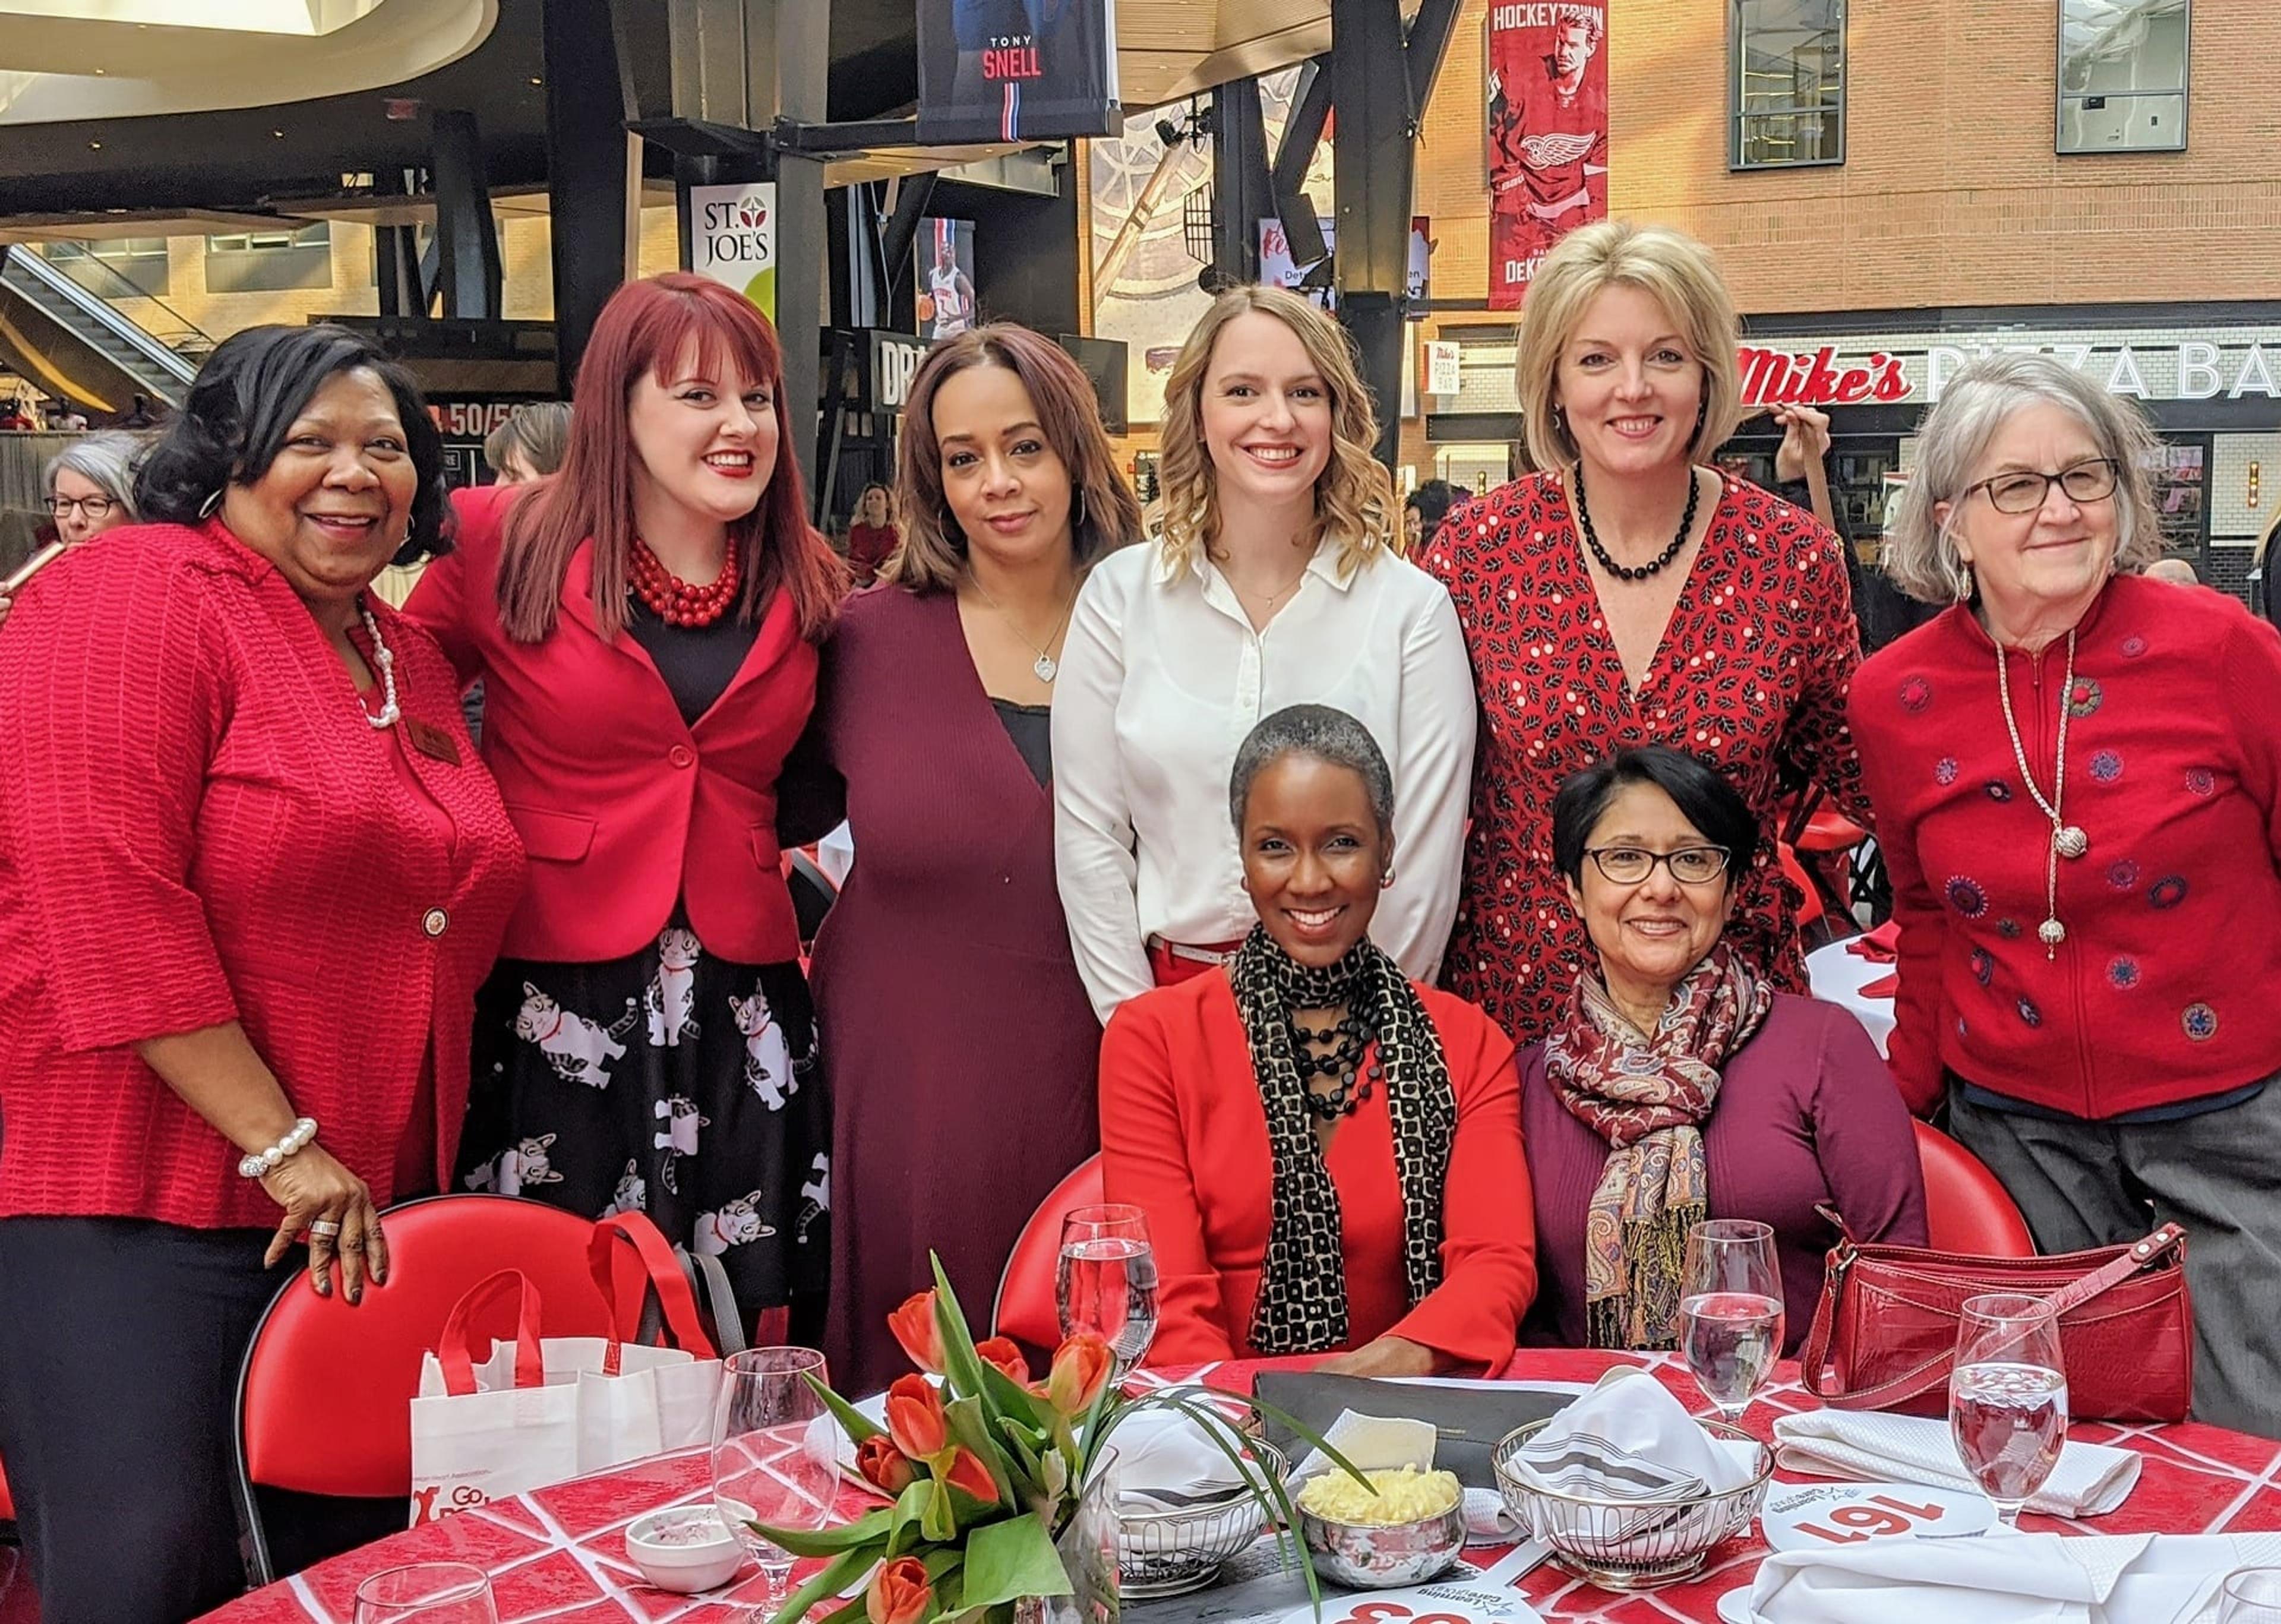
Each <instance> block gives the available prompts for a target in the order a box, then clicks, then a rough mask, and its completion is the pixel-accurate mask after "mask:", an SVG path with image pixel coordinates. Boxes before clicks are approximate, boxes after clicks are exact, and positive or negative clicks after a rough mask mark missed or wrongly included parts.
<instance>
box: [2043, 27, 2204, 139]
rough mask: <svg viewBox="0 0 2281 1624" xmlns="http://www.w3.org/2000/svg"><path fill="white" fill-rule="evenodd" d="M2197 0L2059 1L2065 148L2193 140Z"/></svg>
mask: <svg viewBox="0 0 2281 1624" xmlns="http://www.w3.org/2000/svg"><path fill="white" fill-rule="evenodd" d="M2190 4H2191V0H2060V97H2059V119H2060V130H2059V150H2060V151H2062V152H2176V151H2183V150H2184V147H2185V144H2186V64H2187V49H2186V48H2187V43H2188V35H2189V34H2190V32H2191V30H2190V28H2189V27H2188V20H2189V18H2188V13H2189V10H2190Z"/></svg>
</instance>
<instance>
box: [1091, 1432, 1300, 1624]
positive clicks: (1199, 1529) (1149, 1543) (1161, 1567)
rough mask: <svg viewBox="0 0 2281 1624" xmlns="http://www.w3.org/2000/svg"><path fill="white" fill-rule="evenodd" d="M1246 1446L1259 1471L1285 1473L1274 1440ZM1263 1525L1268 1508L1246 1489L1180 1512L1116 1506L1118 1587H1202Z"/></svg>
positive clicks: (1160, 1590) (1156, 1590)
mask: <svg viewBox="0 0 2281 1624" xmlns="http://www.w3.org/2000/svg"><path fill="white" fill-rule="evenodd" d="M1249 1454H1250V1455H1251V1458H1252V1461H1253V1464H1254V1465H1256V1467H1257V1468H1258V1469H1259V1471H1261V1472H1262V1473H1266V1474H1268V1475H1269V1476H1271V1477H1279V1478H1280V1476H1282V1475H1283V1472H1284V1469H1285V1468H1284V1460H1283V1456H1282V1454H1281V1453H1280V1451H1279V1450H1276V1449H1275V1448H1274V1447H1273V1446H1272V1444H1268V1443H1264V1442H1260V1441H1259V1440H1257V1439H1254V1440H1252V1441H1251V1443H1250V1448H1249ZM1266 1526H1267V1511H1266V1508H1265V1507H1264V1506H1263V1505H1261V1504H1260V1503H1259V1501H1258V1500H1257V1498H1256V1497H1255V1496H1251V1495H1248V1494H1241V1495H1237V1496H1234V1497H1233V1498H1232V1499H1227V1500H1220V1501H1216V1502H1214V1503H1213V1504H1210V1505H1198V1506H1191V1507H1189V1508H1188V1509H1187V1510H1186V1511H1179V1512H1156V1511H1147V1512H1143V1511H1133V1512H1128V1511H1124V1510H1119V1511H1118V1512H1117V1589H1118V1591H1119V1592H1120V1593H1121V1594H1123V1595H1125V1596H1126V1597H1132V1598H1134V1599H1139V1600H1146V1599H1148V1598H1149V1597H1159V1596H1185V1595H1187V1593H1188V1592H1189V1591H1190V1590H1201V1589H1203V1588H1204V1586H1206V1585H1208V1584H1210V1582H1211V1581H1213V1580H1215V1579H1217V1578H1218V1577H1219V1570H1220V1565H1221V1564H1222V1563H1224V1562H1226V1560H1227V1559H1228V1558H1230V1557H1233V1556H1234V1555H1236V1554H1237V1553H1238V1552H1240V1551H1245V1550H1248V1549H1249V1547H1250V1545H1251V1543H1252V1542H1253V1541H1255V1540H1256V1539H1257V1538H1258V1537H1259V1535H1260V1532H1261V1530H1262V1529H1264V1527H1266Z"/></svg>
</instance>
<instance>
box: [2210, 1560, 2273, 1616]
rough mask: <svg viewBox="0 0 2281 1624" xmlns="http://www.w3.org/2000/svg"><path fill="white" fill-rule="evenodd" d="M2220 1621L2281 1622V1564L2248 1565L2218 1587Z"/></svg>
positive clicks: (2228, 1576)
mask: <svg viewBox="0 0 2281 1624" xmlns="http://www.w3.org/2000/svg"><path fill="white" fill-rule="evenodd" d="M2217 1624H2281V1567H2245V1568H2243V1569H2242V1570H2241V1571H2240V1572H2239V1573H2238V1574H2228V1575H2227V1576H2226V1581H2225V1583H2224V1585H2223V1587H2221V1588H2220V1589H2219V1590H2218V1609H2217Z"/></svg>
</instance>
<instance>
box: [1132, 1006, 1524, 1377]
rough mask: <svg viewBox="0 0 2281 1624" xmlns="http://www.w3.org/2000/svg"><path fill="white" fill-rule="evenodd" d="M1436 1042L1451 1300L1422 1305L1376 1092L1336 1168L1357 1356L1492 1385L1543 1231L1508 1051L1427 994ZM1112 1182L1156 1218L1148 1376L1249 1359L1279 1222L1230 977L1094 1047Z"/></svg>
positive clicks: (1387, 1122) (1342, 1134) (1476, 1023)
mask: <svg viewBox="0 0 2281 1624" xmlns="http://www.w3.org/2000/svg"><path fill="white" fill-rule="evenodd" d="M1418 995H1419V997H1420V998H1421V999H1423V1000H1424V1001H1425V1004H1426V1013H1427V1016H1428V1017H1430V1018H1431V1019H1432V1021H1433V1023H1434V1031H1435V1032H1437V1033H1439V1034H1440V1036H1441V1040H1442V1056H1443V1059H1444V1061H1445V1063H1447V1065H1448V1067H1449V1071H1450V1087H1451V1088H1452V1090H1453V1091H1454V1092H1455V1093H1456V1094H1457V1099H1458V1131H1457V1136H1456V1141H1455V1142H1454V1143H1453V1145H1452V1146H1451V1148H1450V1168H1449V1175H1448V1179H1447V1181H1446V1184H1445V1187H1444V1189H1443V1192H1442V1284H1441V1285H1440V1286H1439V1287H1438V1288H1435V1289H1434V1291H1432V1292H1430V1293H1428V1294H1427V1296H1426V1297H1425V1299H1424V1300H1423V1301H1422V1302H1420V1303H1418V1304H1417V1305H1416V1306H1415V1307H1412V1306H1411V1303H1410V1300H1409V1294H1408V1291H1407V1288H1406V1287H1405V1285H1404V1282H1403V1267H1402V1247H1403V1228H1402V1181H1401V1177H1400V1174H1399V1173H1398V1172H1397V1171H1396V1165H1395V1159H1394V1123H1393V1118H1392V1117H1390V1116H1389V1115H1388V1112H1387V1107H1386V1091H1385V1090H1384V1089H1383V1088H1379V1089H1373V1090H1372V1093H1371V1096H1370V1097H1369V1098H1368V1099H1366V1100H1365V1101H1364V1102H1362V1104H1361V1105H1360V1106H1358V1107H1357V1109H1356V1110H1355V1113H1354V1115H1353V1116H1351V1117H1348V1118H1347V1119H1346V1121H1345V1122H1344V1123H1343V1124H1342V1125H1341V1126H1340V1128H1339V1131H1338V1133H1337V1136H1336V1137H1335V1138H1334V1139H1333V1140H1332V1141H1331V1147H1330V1150H1329V1152H1328V1153H1327V1155H1326V1156H1325V1158H1324V1159H1325V1161H1326V1163H1327V1164H1328V1167H1329V1171H1330V1175H1331V1182H1332V1184H1333V1185H1334V1186H1335V1187H1337V1189H1338V1194H1339V1216H1340V1219H1341V1249H1342V1252H1343V1254H1344V1257H1345V1263H1346V1278H1347V1318H1348V1328H1349V1343H1348V1345H1349V1347H1356V1348H1358V1347H1360V1346H1362V1345H1363V1344H1364V1343H1365V1342H1370V1341H1372V1339H1374V1338H1376V1337H1379V1336H1381V1335H1385V1334H1393V1335H1396V1336H1399V1337H1403V1338H1406V1339H1407V1340H1409V1341H1411V1342H1418V1343H1420V1344H1422V1345H1423V1346H1425V1347H1427V1348H1431V1349H1434V1350H1435V1351H1436V1352H1438V1353H1441V1354H1443V1355H1446V1356H1447V1357H1449V1358H1450V1360H1451V1361H1452V1362H1453V1363H1455V1364H1457V1365H1462V1366H1469V1367H1472V1368H1474V1369H1488V1370H1492V1371H1494V1370H1495V1369H1496V1368H1497V1367H1498V1366H1500V1365H1503V1364H1504V1362H1505V1360H1506V1359H1507V1358H1509V1357H1512V1348H1513V1339H1514V1336H1515V1334H1516V1332H1517V1330H1518V1327H1519V1324H1520V1317H1521V1314H1522V1313H1523V1312H1524V1311H1526V1310H1527V1307H1528V1302H1529V1298H1530V1297H1531V1296H1533V1295H1535V1291H1536V1246H1535V1219H1534V1218H1533V1216H1532V1210H1531V1208H1530V1205H1529V1198H1528V1165H1527V1162H1526V1161H1525V1160H1524V1159H1523V1157H1522V1156H1521V1148H1520V1077H1519V1072H1517V1071H1515V1070H1514V1069H1513V1052H1512V1040H1511V1039H1509V1038H1507V1037H1506V1036H1505V1035H1504V1033H1503V1032H1499V1031H1498V1030H1497V1028H1496V1024H1495V1023H1494V1022H1492V1021H1491V1020H1490V1019H1489V1017H1488V1016H1486V1015H1484V1014H1482V1013H1481V1010H1480V1009H1478V1008H1477V1007H1475V1006H1474V1005H1473V1004H1469V1003H1467V1002H1465V1000H1463V999H1461V998H1458V997H1455V996H1453V995H1452V994H1448V993H1444V992H1442V991H1440V990H1438V989H1437V988H1433V987H1424V986H1421V987H1419V992H1418ZM1101 1164H1102V1167H1101V1170H1102V1183H1103V1184H1104V1186H1105V1187H1106V1188H1107V1192H1108V1197H1109V1199H1110V1200H1111V1201H1119V1202H1132V1203H1136V1204H1137V1205H1139V1206H1140V1207H1141V1208H1142V1209H1143V1210H1146V1211H1147V1213H1148V1232H1149V1239H1150V1241H1151V1242H1152V1243H1153V1244H1154V1246H1155V1248H1156V1275H1157V1281H1156V1289H1157V1299H1156V1307H1157V1314H1158V1316H1159V1317H1158V1319H1157V1323H1156V1340H1155V1342H1152V1343H1151V1344H1150V1345H1149V1349H1148V1361H1149V1363H1151V1364H1155V1365H1181V1364H1193V1363H1195V1362H1196V1361H1198V1360H1202V1359H1226V1358H1248V1357H1251V1355H1250V1344H1249V1342H1248V1341H1247V1340H1246V1338H1247V1335H1248V1334H1249V1331H1250V1328H1251V1309H1252V1302H1253V1299H1254V1298H1255V1297H1256V1296H1257V1295H1258V1292H1259V1269H1260V1263H1261V1260H1262V1259H1263V1258H1264V1257H1265V1256H1266V1253H1267V1236H1268V1231H1269V1230H1270V1228H1271V1227H1272V1224H1273V1218H1274V1214H1273V1211H1272V1201H1271V1199H1270V1197H1271V1195H1272V1171H1273V1166H1274V1157H1273V1156H1272V1153H1271V1152H1270V1150H1269V1148H1268V1143H1267V1111H1266V1108H1265V1107H1264V1105H1262V1104H1261V1103H1260V1099H1259V1083H1258V1079H1257V1077H1256V1074H1255V1073H1254V1071H1253V1070H1252V1064H1251V1049H1250V1045H1249V1040H1247V1039H1246V1038H1245V1036H1244V1032H1243V1017H1242V1016H1241V1014H1239V1013H1238V1012H1237V1009H1236V1007H1235V994H1234V992H1233V989H1232V988H1231V987H1230V986H1228V979H1227V972H1226V971H1224V970H1216V971H1212V972H1211V973H1210V974H1209V975H1203V976H1199V977H1197V978H1195V979H1194V980H1192V981H1187V982H1185V983H1182V984H1180V985H1179V986H1166V987H1159V988H1157V989H1156V991H1155V992H1153V993H1144V994H1141V995H1140V997H1138V998H1135V999H1133V1000H1131V1001H1128V1002H1127V1003H1126V1004H1125V1006H1124V1008H1122V1009H1119V1010H1117V1015H1116V1017H1115V1018H1114V1019H1112V1020H1111V1021H1110V1023H1109V1030H1108V1031H1107V1032H1104V1033H1103V1034H1102V1040H1101Z"/></svg>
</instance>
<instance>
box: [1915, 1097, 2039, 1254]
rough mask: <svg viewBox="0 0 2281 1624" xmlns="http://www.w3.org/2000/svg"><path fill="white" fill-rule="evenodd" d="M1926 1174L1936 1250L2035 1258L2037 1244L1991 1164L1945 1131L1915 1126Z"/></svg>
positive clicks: (1928, 1217) (1927, 1207)
mask: <svg viewBox="0 0 2281 1624" xmlns="http://www.w3.org/2000/svg"><path fill="white" fill-rule="evenodd" d="M1911 1126H1913V1127H1914V1128H1915V1129H1916V1134H1917V1160H1918V1162H1919V1163H1920V1164H1922V1166H1923V1168H1924V1183H1925V1229H1926V1231H1927V1234H1926V1239H1927V1241H1929V1243H1930V1244H1931V1245H1932V1247H1933V1248H1934V1249H1936V1250H1937V1251H1944V1252H1965V1253H1969V1254H1974V1255H1976V1256H1979V1257H2034V1256H2035V1255H2036V1238H2035V1236H2033V1235H2032V1234H2030V1233H2028V1220H2027V1219H2026V1218H2022V1217H2021V1216H2020V1209H2019V1207H2018V1206H2017V1205H2016V1204H2014V1202H2013V1200H2012V1196H2011V1194H2010V1192H2009V1191H2007V1190H2006V1189H2005V1187H2004V1186H2003V1184H2002V1182H2001V1181H2000V1180H1999V1179H1997V1177H1996V1175H1995V1174H1994V1173H1992V1172H1989V1171H1988V1164H1986V1163H1985V1162H1983V1161H1982V1160H1981V1159H1980V1158H1979V1157H1978V1156H1975V1155H1973V1154H1972V1152H1970V1151H1969V1150H1967V1149H1966V1148H1964V1147H1963V1146H1962V1145H1960V1144H1958V1143H1957V1142H1956V1141H1954V1140H1952V1139H1951V1138H1950V1137H1949V1136H1948V1135H1947V1134H1945V1133H1942V1132H1941V1131H1940V1130H1939V1129H1937V1128H1935V1127H1931V1126H1929V1125H1926V1124H1924V1123H1921V1122H1913V1123H1912V1124H1911Z"/></svg>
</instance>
